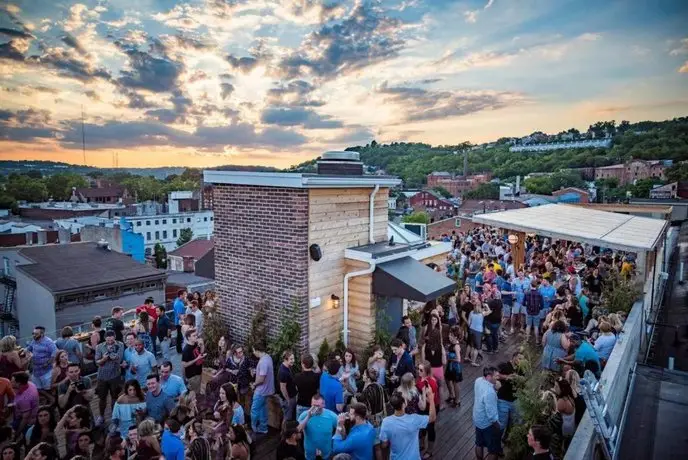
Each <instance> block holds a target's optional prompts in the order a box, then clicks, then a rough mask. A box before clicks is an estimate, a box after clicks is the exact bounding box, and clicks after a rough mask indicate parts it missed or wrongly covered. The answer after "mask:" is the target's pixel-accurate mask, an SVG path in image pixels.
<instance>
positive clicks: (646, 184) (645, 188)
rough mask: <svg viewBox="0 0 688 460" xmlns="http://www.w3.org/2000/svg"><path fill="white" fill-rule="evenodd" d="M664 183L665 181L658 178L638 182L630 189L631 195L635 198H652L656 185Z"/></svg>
mask: <svg viewBox="0 0 688 460" xmlns="http://www.w3.org/2000/svg"><path fill="white" fill-rule="evenodd" d="M663 183H664V181H662V180H661V179H658V178H656V177H649V178H647V179H640V180H637V181H635V184H634V185H633V186H632V187H630V189H631V190H630V191H631V195H633V197H634V198H650V190H652V189H653V188H654V186H655V185H660V184H663Z"/></svg>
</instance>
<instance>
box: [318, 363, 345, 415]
mask: <svg viewBox="0 0 688 460" xmlns="http://www.w3.org/2000/svg"><path fill="white" fill-rule="evenodd" d="M325 367H326V368H327V373H324V372H323V374H322V376H321V377H320V394H321V395H322V397H323V399H324V400H325V407H326V408H327V409H329V410H331V411H332V412H334V413H335V414H338V413H340V412H341V411H342V409H344V386H343V385H342V383H341V382H340V381H339V379H338V378H337V373H338V372H339V368H340V367H341V364H339V361H337V360H336V359H331V360H329V361H328V362H327V363H325Z"/></svg>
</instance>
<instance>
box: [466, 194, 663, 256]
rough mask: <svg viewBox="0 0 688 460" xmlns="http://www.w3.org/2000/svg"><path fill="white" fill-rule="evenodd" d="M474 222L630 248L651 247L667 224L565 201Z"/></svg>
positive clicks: (476, 217) (490, 215)
mask: <svg viewBox="0 0 688 460" xmlns="http://www.w3.org/2000/svg"><path fill="white" fill-rule="evenodd" d="M473 222H475V223H478V224H484V225H489V226H492V227H499V228H504V229H508V230H514V231H519V232H525V233H536V234H538V235H542V236H547V237H550V238H557V239H562V240H568V241H579V242H583V243H589V244H592V245H595V246H601V247H605V248H611V249H617V250H621V251H629V252H638V251H651V250H653V249H654V248H655V247H656V246H657V244H658V243H659V240H660V238H661V237H662V235H663V234H664V231H665V228H666V227H667V225H668V224H669V223H668V222H667V221H666V220H662V219H652V218H649V217H638V216H630V215H626V214H618V213H614V212H607V211H599V210H596V209H588V208H584V207H581V206H572V205H566V204H548V205H543V206H538V207H535V208H523V209H514V210H510V211H502V212H493V213H487V214H477V215H474V216H473Z"/></svg>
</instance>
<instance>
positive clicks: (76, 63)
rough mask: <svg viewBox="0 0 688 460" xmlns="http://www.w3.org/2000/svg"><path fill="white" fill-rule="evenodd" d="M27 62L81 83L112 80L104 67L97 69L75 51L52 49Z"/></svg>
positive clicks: (32, 57)
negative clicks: (51, 69) (50, 69)
mask: <svg viewBox="0 0 688 460" xmlns="http://www.w3.org/2000/svg"><path fill="white" fill-rule="evenodd" d="M26 62H27V63H29V64H33V65H38V66H46V67H50V68H53V69H55V70H57V71H58V73H59V74H60V75H61V76H63V77H67V78H74V79H76V80H79V81H81V82H88V81H92V80H95V79H98V78H100V79H103V80H110V79H111V78H112V76H111V75H110V72H109V71H108V70H106V69H105V68H103V67H95V66H94V65H93V64H91V63H90V62H88V61H86V60H84V59H83V58H82V57H81V56H79V55H78V54H76V53H75V52H74V51H73V50H65V49H62V48H50V49H48V50H47V51H46V52H45V53H44V54H43V55H40V56H31V57H29V58H27V59H26Z"/></svg>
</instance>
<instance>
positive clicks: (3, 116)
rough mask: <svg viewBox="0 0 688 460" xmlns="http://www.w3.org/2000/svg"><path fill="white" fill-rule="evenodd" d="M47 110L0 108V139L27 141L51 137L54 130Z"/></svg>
mask: <svg viewBox="0 0 688 460" xmlns="http://www.w3.org/2000/svg"><path fill="white" fill-rule="evenodd" d="M50 122H51V117H50V112H48V111H47V110H36V109H27V110H18V111H16V112H13V111H10V110H0V139H3V140H8V141H17V142H28V141H32V140H35V139H39V138H52V137H54V135H55V132H54V130H53V129H52V128H50V127H49V126H48V125H49V123H50Z"/></svg>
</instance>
